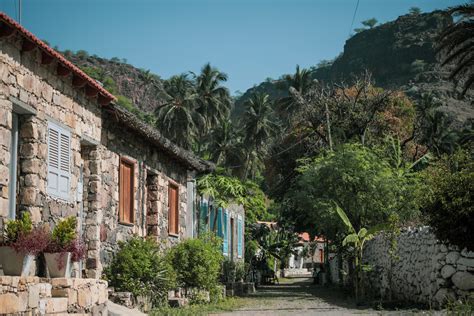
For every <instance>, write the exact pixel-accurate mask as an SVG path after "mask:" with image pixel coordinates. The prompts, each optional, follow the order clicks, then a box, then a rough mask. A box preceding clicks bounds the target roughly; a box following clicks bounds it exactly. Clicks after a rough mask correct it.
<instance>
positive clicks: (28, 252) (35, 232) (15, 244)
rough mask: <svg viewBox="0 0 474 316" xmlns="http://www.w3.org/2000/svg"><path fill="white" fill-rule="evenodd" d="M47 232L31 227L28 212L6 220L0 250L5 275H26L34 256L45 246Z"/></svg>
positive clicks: (28, 272)
mask: <svg viewBox="0 0 474 316" xmlns="http://www.w3.org/2000/svg"><path fill="white" fill-rule="evenodd" d="M47 243H48V238H47V233H45V231H44V229H42V228H36V229H33V224H32V222H31V218H30V214H29V213H27V212H24V213H22V215H21V217H20V218H19V219H16V220H9V221H7V222H6V225H5V231H4V238H3V244H2V251H1V255H2V256H1V261H2V262H1V263H2V268H3V273H4V274H5V275H15V276H28V275H29V274H30V268H31V263H32V262H33V259H34V257H35V256H36V255H37V254H38V253H39V252H41V251H43V249H44V248H45V247H46V245H47Z"/></svg>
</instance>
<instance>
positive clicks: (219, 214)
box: [217, 207, 223, 237]
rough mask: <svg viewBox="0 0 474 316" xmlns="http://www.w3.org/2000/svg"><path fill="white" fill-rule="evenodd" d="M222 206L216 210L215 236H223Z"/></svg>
mask: <svg viewBox="0 0 474 316" xmlns="http://www.w3.org/2000/svg"><path fill="white" fill-rule="evenodd" d="M222 231H223V230H222V208H220V207H219V209H218V210H217V236H219V237H223V234H222Z"/></svg>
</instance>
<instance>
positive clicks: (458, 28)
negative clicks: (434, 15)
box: [438, 4, 474, 95]
mask: <svg viewBox="0 0 474 316" xmlns="http://www.w3.org/2000/svg"><path fill="white" fill-rule="evenodd" d="M448 14H450V15H454V16H455V17H456V19H455V22H454V23H452V24H451V25H450V26H448V27H447V28H446V29H445V30H444V31H443V33H441V35H440V37H439V46H438V52H439V53H440V55H441V63H442V65H448V64H450V63H453V64H454V67H453V70H452V71H451V74H450V76H449V77H450V79H455V80H457V81H461V82H463V86H464V87H463V89H462V92H461V94H462V95H465V94H466V92H467V91H468V90H469V89H470V88H471V87H472V85H473V84H474V5H472V4H464V5H460V6H457V7H454V8H451V9H450V10H448Z"/></svg>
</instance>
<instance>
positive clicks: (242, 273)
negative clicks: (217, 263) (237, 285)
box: [235, 261, 247, 281]
mask: <svg viewBox="0 0 474 316" xmlns="http://www.w3.org/2000/svg"><path fill="white" fill-rule="evenodd" d="M246 270H247V268H246V264H245V263H244V262H241V261H239V262H237V263H236V264H235V280H237V281H245V277H246V274H247V272H246Z"/></svg>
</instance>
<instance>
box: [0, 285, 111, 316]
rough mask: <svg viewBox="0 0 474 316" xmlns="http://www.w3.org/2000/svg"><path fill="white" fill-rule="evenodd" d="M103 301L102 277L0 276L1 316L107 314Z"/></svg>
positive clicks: (103, 287) (104, 296)
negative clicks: (98, 278)
mask: <svg viewBox="0 0 474 316" xmlns="http://www.w3.org/2000/svg"><path fill="white" fill-rule="evenodd" d="M107 300H108V292H107V282H106V281H103V280H96V279H76V278H72V279H70V278H68V279H65V278H58V279H45V278H39V277H14V276H0V314H1V315H3V314H8V315H51V314H59V313H62V314H63V315H64V314H66V313H73V314H76V313H81V314H91V315H107Z"/></svg>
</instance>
